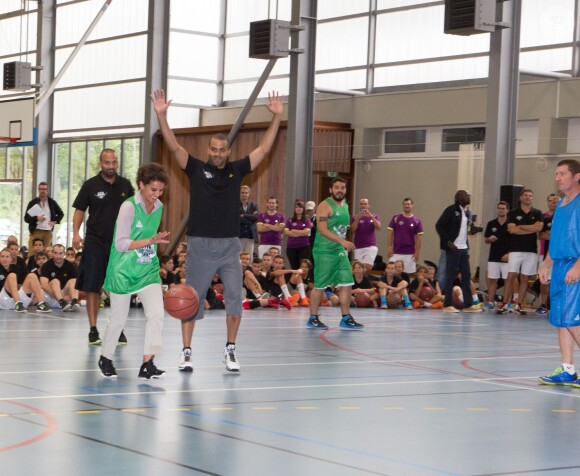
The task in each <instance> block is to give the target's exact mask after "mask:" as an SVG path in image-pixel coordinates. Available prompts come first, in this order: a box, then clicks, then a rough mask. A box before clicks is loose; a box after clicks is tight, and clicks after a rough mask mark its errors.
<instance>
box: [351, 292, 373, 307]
mask: <svg viewBox="0 0 580 476" xmlns="http://www.w3.org/2000/svg"><path fill="white" fill-rule="evenodd" d="M354 302H355V304H356V307H373V301H372V299H371V297H370V296H369V293H357V294H355V295H354Z"/></svg>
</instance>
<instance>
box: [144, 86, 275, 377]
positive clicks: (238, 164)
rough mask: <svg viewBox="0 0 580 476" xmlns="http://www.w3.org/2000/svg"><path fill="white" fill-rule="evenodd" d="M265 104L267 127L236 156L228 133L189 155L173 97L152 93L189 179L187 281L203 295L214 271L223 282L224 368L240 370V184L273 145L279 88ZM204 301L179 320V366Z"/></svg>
mask: <svg viewBox="0 0 580 476" xmlns="http://www.w3.org/2000/svg"><path fill="white" fill-rule="evenodd" d="M268 97H269V101H268V104H267V105H266V108H267V109H268V111H270V112H271V113H272V120H271V122H270V125H269V126H268V129H267V130H266V132H265V133H264V135H263V136H262V138H261V139H260V143H259V144H258V147H256V148H255V149H254V150H253V151H251V152H250V153H249V154H248V155H247V156H246V157H244V158H243V159H240V160H234V161H230V160H229V155H230V150H231V149H230V146H231V144H229V143H228V138H227V136H225V135H223V134H215V135H214V136H212V137H211V138H210V141H209V144H208V150H207V160H205V161H204V160H199V159H196V158H194V157H192V156H191V155H190V154H189V153H188V152H187V151H186V150H185V149H184V148H183V147H182V146H181V145H179V143H178V142H177V139H176V138H175V135H174V134H173V131H172V130H171V128H170V127H169V124H168V122H167V110H168V109H169V105H170V104H171V101H167V100H166V99H165V92H164V91H163V90H161V89H159V90H156V91H154V92H153V94H151V99H152V101H153V107H154V109H155V112H156V113H157V119H158V120H159V127H160V128H161V133H162V134H163V139H164V140H165V144H166V145H167V148H168V149H169V151H170V152H171V155H172V156H173V158H174V159H175V161H176V163H177V164H178V165H179V167H181V168H182V169H183V170H184V172H185V174H186V175H187V177H188V179H189V184H190V194H191V195H190V202H189V222H188V225H187V235H188V241H187V243H188V245H187V267H186V269H187V270H186V277H185V280H186V282H187V284H189V285H190V286H192V287H193V288H194V289H195V290H196V291H197V294H198V295H199V296H205V294H206V291H207V289H208V287H209V285H210V284H211V281H212V278H213V275H214V274H215V273H216V272H217V273H218V274H219V276H220V278H221V280H222V281H223V283H224V288H225V289H224V302H225V306H226V327H227V341H226V348H225V350H224V363H225V364H226V370H228V371H230V372H238V371H239V370H240V364H239V362H238V361H237V358H236V344H235V339H236V336H237V334H238V329H239V327H240V321H241V317H242V293H241V292H240V290H241V289H242V266H241V264H240V251H241V246H240V241H239V238H238V236H239V232H240V214H239V200H240V186H241V185H242V179H243V178H244V176H245V175H247V174H249V173H250V172H251V171H252V170H255V169H256V167H257V166H258V165H259V164H260V163H261V162H262V160H264V158H265V157H266V156H267V155H268V153H269V152H270V150H271V149H272V145H273V144H274V140H275V139H276V134H277V133H278V128H279V127H280V118H281V116H282V112H283V110H284V106H283V104H282V101H281V100H280V98H279V97H278V94H277V93H272V94H271V95H268ZM203 311H204V309H203V306H199V309H198V311H197V313H196V314H195V315H194V316H191V319H190V320H189V321H187V322H183V323H182V327H181V334H182V338H183V351H182V353H181V360H180V363H179V370H181V371H184V372H191V371H193V366H192V364H191V339H192V335H193V328H194V325H195V321H196V320H199V319H202V318H203Z"/></svg>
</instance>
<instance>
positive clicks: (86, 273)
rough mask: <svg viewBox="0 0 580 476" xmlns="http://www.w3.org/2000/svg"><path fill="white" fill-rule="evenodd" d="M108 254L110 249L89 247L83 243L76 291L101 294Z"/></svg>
mask: <svg viewBox="0 0 580 476" xmlns="http://www.w3.org/2000/svg"><path fill="white" fill-rule="evenodd" d="M110 253H111V249H110V248H104V247H102V246H91V245H90V244H89V245H87V244H86V243H85V246H84V248H83V256H82V258H81V264H80V265H79V269H78V272H77V282H76V286H75V288H76V289H78V290H79V291H84V292H86V293H100V292H101V289H102V287H103V283H104V282H105V275H106V273H107V265H108V264H109V255H110Z"/></svg>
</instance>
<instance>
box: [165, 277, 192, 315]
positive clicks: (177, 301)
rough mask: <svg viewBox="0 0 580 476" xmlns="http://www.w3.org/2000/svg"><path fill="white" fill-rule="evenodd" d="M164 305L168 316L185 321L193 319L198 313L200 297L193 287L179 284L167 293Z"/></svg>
mask: <svg viewBox="0 0 580 476" xmlns="http://www.w3.org/2000/svg"><path fill="white" fill-rule="evenodd" d="M163 304H164V306H165V310H166V311H167V314H169V315H170V316H171V317H175V318H176V319H180V320H182V321H183V320H186V319H189V318H190V317H193V316H194V315H195V313H196V312H197V309H198V307H199V296H198V295H197V292H196V291H195V289H193V288H192V287H191V286H188V285H187V284H178V285H177V286H174V287H172V288H170V289H169V290H168V291H167V292H166V293H165V296H163Z"/></svg>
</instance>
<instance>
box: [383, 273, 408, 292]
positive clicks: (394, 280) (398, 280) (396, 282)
mask: <svg viewBox="0 0 580 476" xmlns="http://www.w3.org/2000/svg"><path fill="white" fill-rule="evenodd" d="M403 274H406V273H403ZM381 281H382V282H383V283H386V284H388V285H389V286H393V287H394V288H396V287H397V286H398V285H399V284H400V283H401V282H402V281H403V280H402V279H401V278H400V277H399V276H393V282H392V283H390V284H389V281H388V280H387V273H383V274H382V275H381ZM408 282H409V281H407V283H408Z"/></svg>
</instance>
